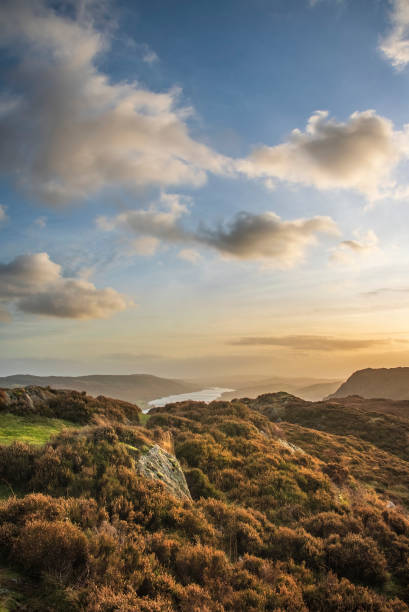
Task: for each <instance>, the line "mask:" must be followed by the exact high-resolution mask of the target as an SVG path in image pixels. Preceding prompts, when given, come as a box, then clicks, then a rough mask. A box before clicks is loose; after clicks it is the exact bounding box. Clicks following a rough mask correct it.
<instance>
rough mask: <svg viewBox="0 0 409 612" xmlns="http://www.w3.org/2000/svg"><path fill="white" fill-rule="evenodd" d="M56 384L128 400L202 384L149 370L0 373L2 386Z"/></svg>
mask: <svg viewBox="0 0 409 612" xmlns="http://www.w3.org/2000/svg"><path fill="white" fill-rule="evenodd" d="M29 385H34V386H39V387H48V386H50V387H53V389H72V390H75V391H86V392H87V393H89V394H90V395H107V396H109V397H114V398H116V399H121V400H124V401H126V402H136V403H138V402H149V401H150V400H152V399H156V398H158V397H165V396H167V395H176V394H177V393H188V392H189V391H198V390H200V389H201V388H202V387H201V386H199V385H196V384H194V383H188V382H184V381H182V380H176V379H169V378H159V377H158V376H152V375H150V374H129V375H124V376H120V375H102V374H101V375H100V374H93V375H90V376H32V375H30V374H16V375H14V376H4V377H0V387H4V388H12V387H26V386H29Z"/></svg>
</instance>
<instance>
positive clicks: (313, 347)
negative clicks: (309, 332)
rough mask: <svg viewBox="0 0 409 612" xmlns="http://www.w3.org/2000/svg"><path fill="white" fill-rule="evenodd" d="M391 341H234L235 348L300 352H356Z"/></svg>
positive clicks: (321, 338) (315, 338) (297, 338)
mask: <svg viewBox="0 0 409 612" xmlns="http://www.w3.org/2000/svg"><path fill="white" fill-rule="evenodd" d="M390 343H391V340H366V339H356V338H354V339H349V338H333V337H331V336H303V335H300V336H269V337H249V338H240V339H239V340H234V341H233V342H231V343H230V344H232V345H234V346H278V347H285V348H290V349H294V350H300V351H305V350H307V351H332V350H334V351H354V350H358V349H368V348H372V347H374V346H379V345H385V344H390Z"/></svg>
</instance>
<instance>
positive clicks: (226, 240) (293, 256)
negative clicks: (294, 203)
mask: <svg viewBox="0 0 409 612" xmlns="http://www.w3.org/2000/svg"><path fill="white" fill-rule="evenodd" d="M188 203H189V200H188V199H186V198H184V199H181V196H178V195H176V194H172V195H166V194H165V195H162V198H161V201H160V202H159V203H156V204H153V205H151V206H150V207H149V208H148V209H146V210H131V211H125V212H123V213H120V214H119V215H117V216H115V217H112V218H108V217H98V219H97V225H98V226H99V228H100V229H103V230H105V231H111V230H118V229H119V230H122V231H126V232H132V233H134V234H137V236H138V242H137V245H138V246H139V244H140V242H139V241H140V240H141V239H144V238H148V239H150V240H154V241H155V242H153V243H152V245H153V247H154V248H152V249H151V252H152V253H154V252H155V251H156V249H157V247H158V246H159V244H160V243H161V242H162V243H165V244H183V245H186V246H187V247H188V248H187V249H182V251H180V252H179V257H182V258H184V259H189V260H190V261H192V259H195V260H197V255H196V251H195V248H194V247H196V248H200V247H202V248H203V247H205V248H210V249H213V250H215V251H217V252H218V253H219V254H221V255H223V256H225V257H230V258H236V259H243V260H246V259H247V260H251V259H253V260H261V261H264V262H268V263H270V264H274V265H277V266H279V267H291V266H293V265H295V264H296V263H298V262H299V261H301V260H302V259H303V257H304V255H305V252H306V250H307V248H308V247H309V246H311V245H313V244H316V242H317V235H319V234H327V235H338V234H339V231H338V228H337V226H336V224H335V222H334V221H333V220H332V219H331V218H330V217H325V216H316V217H312V218H310V219H295V220H292V221H284V220H282V219H281V218H280V217H279V216H278V215H276V214H275V213H274V212H265V213H261V214H252V213H249V212H240V213H238V214H237V215H236V216H235V217H234V218H233V219H232V220H231V221H228V222H221V223H219V224H218V225H216V226H208V225H206V224H204V223H200V224H199V226H198V227H197V228H196V229H194V230H191V229H188V228H187V227H186V226H185V225H184V224H183V219H182V217H183V216H184V215H186V214H188V213H189V208H188ZM148 244H150V243H149V242H148ZM191 247H193V253H192V248H191ZM144 254H146V253H144Z"/></svg>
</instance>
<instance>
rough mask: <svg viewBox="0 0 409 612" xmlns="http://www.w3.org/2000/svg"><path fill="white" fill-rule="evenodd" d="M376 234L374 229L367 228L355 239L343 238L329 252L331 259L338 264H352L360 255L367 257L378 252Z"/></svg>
mask: <svg viewBox="0 0 409 612" xmlns="http://www.w3.org/2000/svg"><path fill="white" fill-rule="evenodd" d="M378 242H379V241H378V236H377V235H376V234H375V232H374V231H372V230H368V232H366V234H364V235H362V236H359V234H358V239H357V240H343V241H342V242H340V243H339V244H338V245H337V246H336V247H335V249H333V251H332V254H331V258H330V259H331V261H333V262H335V263H340V264H354V263H356V262H357V261H359V260H360V259H361V258H362V257H368V256H370V255H373V254H374V253H376V252H379V247H378Z"/></svg>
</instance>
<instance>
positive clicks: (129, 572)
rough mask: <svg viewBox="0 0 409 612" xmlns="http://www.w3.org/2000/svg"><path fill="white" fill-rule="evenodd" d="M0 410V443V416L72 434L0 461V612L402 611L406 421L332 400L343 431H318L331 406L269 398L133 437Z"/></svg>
mask: <svg viewBox="0 0 409 612" xmlns="http://www.w3.org/2000/svg"><path fill="white" fill-rule="evenodd" d="M26 395H27V396H28V398H30V399H27V397H25V396H26ZM2 398H3V399H2V403H0V430H1V428H2V417H3V416H5V415H10V414H12V415H18V416H21V414H22V413H25V417H26V418H27V419H28V420H30V419H33V420H35V419H37V418H40V417H41V418H44V417H45V413H47V414H48V418H51V417H52V418H54V419H58V418H61V417H62V416H63V415H65V417H67V416H68V415H69V416H70V419H67V420H70V422H71V426H69V427H65V428H64V429H62V430H61V432H60V433H59V434H57V435H54V436H53V437H51V438H50V439H49V441H48V442H46V443H45V444H42V445H40V444H37V445H28V444H23V443H21V442H15V443H14V444H11V445H10V444H8V445H3V446H0V478H1V482H2V483H4V484H3V487H2V489H1V494H2V496H3V498H4V501H1V502H0V542H1V549H0V555H1V557H0V561H1V565H0V607H1V609H2V610H10V611H11V610H15V609H18V610H26V611H30V612H40V611H44V610H47V611H51V612H53V611H55V612H57V611H58V612H60V611H65V610H66V611H68V610H69V611H87V612H88V611H90V612H107V611H108V610H109V611H112V612H113V611H115V610H121V611H123V612H131V611H136V612H172V611H181V612H224V611H228V612H258V611H260V612H263V611H272V612H283V611H284V610H285V611H286V612H287V611H288V612H309V611H312V612H343V611H345V612H347V611H348V612H353V611H358V610H360V611H362V612H365V611H368V612H369V611H370V612H408V611H409V588H408V584H409V561H408V560H409V517H408V509H409V495H408V490H409V462H408V461H407V459H405V458H404V448H403V446H402V445H398V447H397V449H390V448H388V439H389V436H390V435H395V434H396V432H397V427H398V425H399V424H401V426H402V427H405V428H409V420H408V419H405V418H403V417H394V416H392V417H391V415H389V414H388V415H387V414H386V413H381V412H375V413H374V412H370V411H367V410H366V407H365V405H364V406H361V407H357V406H347V405H345V404H344V403H343V402H339V404H337V410H338V411H339V412H340V414H341V416H340V417H339V421H341V420H342V419H347V420H349V421H354V423H355V434H354V435H351V434H350V433H349V430H348V431H346V432H344V433H341V434H339V433H331V432H332V431H335V430H336V431H337V432H338V431H339V430H340V429H341V425H340V424H339V422H338V420H337V418H336V415H335V408H334V409H333V410H331V406H330V404H329V403H328V402H317V403H309V402H305V401H303V400H301V399H299V398H296V397H294V396H291V395H288V394H285V393H279V394H269V395H266V396H262V397H259V398H257V399H255V400H252V399H246V400H243V401H239V400H236V401H233V402H227V401H217V402H212V403H211V404H209V405H207V404H204V403H199V402H191V401H187V402H179V403H177V404H171V405H167V406H165V407H162V408H155V409H153V410H152V414H151V415H150V416H149V418H148V420H147V422H146V425H145V426H142V425H141V424H140V423H139V410H138V409H137V408H136V407H135V406H133V407H131V406H130V405H129V404H126V405H122V404H117V403H115V401H114V400H107V399H106V398H90V397H89V396H84V395H83V394H80V393H75V392H61V391H54V390H51V389H39V388H31V389H28V390H27V393H26V392H25V391H22V390H17V391H13V392H8V391H6V392H3V396H2ZM30 400H31V401H30ZM385 405H386V404H385ZM84 406H85V408H86V407H88V409H87V410H85V414H86V415H88V416H87V419H84ZM68 409H69V414H68V412H67V410H68ZM374 415H375V417H376V418H378V419H379V420H378V433H379V435H378V437H377V436H376V428H372V429H371V428H370V427H369V430H370V434H369V435H367V434H366V431H365V423H367V425H370V424H371V423H372V420H373V418H374ZM382 415H384V416H385V417H387V418H383V416H382ZM301 421H303V422H304V424H301ZM388 421H390V422H388ZM390 423H392V425H391V424H390ZM348 427H349V428H351V427H352V426H349V425H348ZM391 427H392V429H391ZM393 428H396V429H393ZM405 431H406V429H405ZM346 434H347V435H346ZM50 435H51V434H50ZM364 436H366V438H365V437H364ZM368 437H370V438H371V440H368V439H367V438H368ZM385 440H386V442H385Z"/></svg>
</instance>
